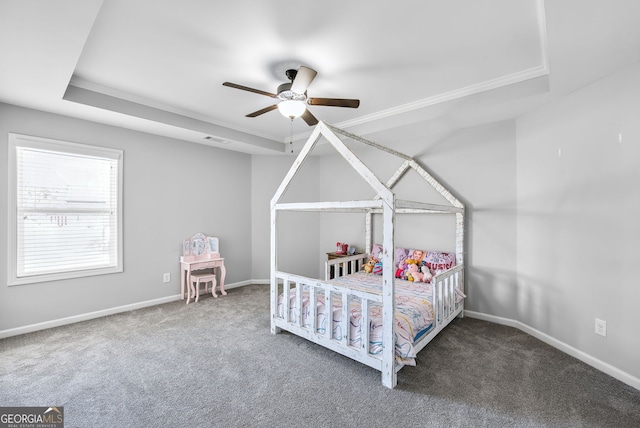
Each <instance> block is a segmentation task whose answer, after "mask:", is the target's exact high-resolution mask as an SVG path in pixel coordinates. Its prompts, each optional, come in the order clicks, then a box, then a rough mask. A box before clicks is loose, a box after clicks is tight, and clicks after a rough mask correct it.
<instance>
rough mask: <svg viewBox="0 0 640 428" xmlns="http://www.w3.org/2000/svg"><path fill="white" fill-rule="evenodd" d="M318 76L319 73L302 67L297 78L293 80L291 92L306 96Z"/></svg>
mask: <svg viewBox="0 0 640 428" xmlns="http://www.w3.org/2000/svg"><path fill="white" fill-rule="evenodd" d="M316 74H318V72H317V71H315V70H312V69H310V68H309V67H305V66H300V68H299V69H298V72H297V73H296V78H295V79H293V84H292V85H291V92H295V93H296V94H304V93H305V92H306V91H307V88H308V87H309V85H310V84H311V82H312V81H313V79H315V77H316Z"/></svg>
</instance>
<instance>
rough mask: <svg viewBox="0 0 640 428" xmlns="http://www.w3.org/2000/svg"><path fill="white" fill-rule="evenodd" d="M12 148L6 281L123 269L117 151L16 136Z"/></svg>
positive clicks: (118, 158)
mask: <svg viewBox="0 0 640 428" xmlns="http://www.w3.org/2000/svg"><path fill="white" fill-rule="evenodd" d="M10 150H12V152H13V153H12V154H13V156H14V159H13V161H14V162H13V171H12V172H13V174H14V177H13V180H9V181H10V186H11V187H13V189H12V190H13V194H12V195H11V196H12V199H13V200H12V201H10V207H11V208H12V211H13V213H15V218H14V219H13V220H14V221H13V224H14V225H15V226H14V230H12V232H13V233H10V236H12V237H13V238H14V239H13V242H12V243H11V245H12V246H13V251H10V253H13V254H12V260H10V263H11V264H12V265H13V266H12V267H13V269H11V270H12V272H11V274H12V275H11V276H12V278H9V279H10V281H9V282H10V284H11V283H13V284H19V283H28V282H39V281H47V280H52V279H61V278H71V277H78V276H87V275H94V274H102V273H111V272H121V271H122V234H121V231H122V227H121V226H122V225H121V222H122V218H121V212H122V209H121V205H122V204H121V200H122V199H121V193H122V188H121V187H122V180H121V176H122V175H121V172H122V171H121V169H122V167H121V161H122V152H121V151H119V150H112V149H105V148H98V147H92V146H86V145H80V144H74V143H66V142H60V141H53V140H47V139H42V138H35V137H26V136H21V135H16V134H11V135H10ZM11 193H12V192H10V194H11ZM12 205H13V206H12ZM10 250H11V249H10Z"/></svg>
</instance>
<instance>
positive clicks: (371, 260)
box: [364, 257, 378, 273]
mask: <svg viewBox="0 0 640 428" xmlns="http://www.w3.org/2000/svg"><path fill="white" fill-rule="evenodd" d="M376 263H378V260H376V259H374V258H373V257H370V258H369V261H368V262H367V264H366V265H364V271H365V272H366V273H371V272H373V267H374V266H375V265H376Z"/></svg>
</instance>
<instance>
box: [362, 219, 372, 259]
mask: <svg viewBox="0 0 640 428" xmlns="http://www.w3.org/2000/svg"><path fill="white" fill-rule="evenodd" d="M372 221H373V214H372V213H371V210H367V212H366V214H365V217H364V252H365V254H367V255H369V256H371V251H372V249H373V231H372V230H373V227H372V225H373V223H372Z"/></svg>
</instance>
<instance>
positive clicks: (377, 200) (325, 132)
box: [270, 122, 464, 388]
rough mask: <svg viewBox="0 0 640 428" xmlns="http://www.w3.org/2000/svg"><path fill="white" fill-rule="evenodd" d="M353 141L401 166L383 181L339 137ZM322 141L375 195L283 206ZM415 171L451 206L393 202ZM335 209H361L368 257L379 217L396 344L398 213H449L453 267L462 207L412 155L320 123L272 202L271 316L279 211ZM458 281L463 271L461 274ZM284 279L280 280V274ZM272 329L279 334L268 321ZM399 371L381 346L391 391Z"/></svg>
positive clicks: (388, 329)
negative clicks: (399, 185) (403, 181)
mask: <svg viewBox="0 0 640 428" xmlns="http://www.w3.org/2000/svg"><path fill="white" fill-rule="evenodd" d="M338 135H342V136H343V137H347V138H351V139H354V140H356V141H359V142H362V143H364V144H367V145H369V146H371V147H374V148H376V149H379V150H384V151H385V152H387V153H391V154H393V155H395V156H397V157H399V158H400V159H402V161H403V162H402V165H401V166H400V168H398V169H397V170H396V172H395V173H394V174H393V176H392V177H391V178H390V179H389V180H388V181H387V182H386V184H385V183H383V182H382V181H381V180H380V179H379V178H378V177H377V176H376V175H375V174H374V173H373V171H371V169H369V167H367V166H366V165H365V164H364V163H363V162H362V161H361V160H360V159H359V158H358V156H356V154H355V153H354V152H353V151H352V150H351V149H349V147H348V146H347V145H346V144H345V143H344V141H342V140H341V139H340V137H338ZM320 137H324V138H326V139H327V141H328V142H329V143H330V144H331V145H332V146H333V147H334V149H335V150H336V151H337V152H338V153H339V154H340V155H341V156H342V157H343V158H344V159H346V160H347V162H348V163H349V165H350V166H351V167H352V168H353V169H354V170H355V171H356V172H357V173H358V174H359V175H360V176H361V177H362V178H363V179H364V180H365V181H366V182H367V183H368V184H369V185H370V186H371V188H372V189H373V190H374V191H375V197H374V198H372V199H370V200H358V201H346V202H345V201H337V202H336V201H324V202H306V203H305V202H303V203H281V202H280V200H281V198H282V196H283V195H284V193H285V192H286V191H287V188H288V187H289V185H290V184H291V182H292V180H293V178H294V177H295V175H296V173H297V172H298V170H299V169H300V167H301V166H302V165H303V164H304V162H305V160H307V159H308V157H309V155H310V153H311V152H312V150H313V149H314V147H315V145H316V144H317V143H318V141H319V140H320ZM409 169H413V170H415V171H416V172H417V173H418V174H419V175H420V176H421V177H422V178H423V179H424V180H425V181H426V182H427V183H428V184H429V185H431V186H432V187H433V188H434V189H435V190H436V191H437V192H438V193H440V194H441V195H442V196H443V197H444V198H445V199H446V200H447V201H448V202H449V205H436V204H428V203H423V202H417V201H404V200H396V198H395V194H394V192H393V191H392V188H393V186H394V185H395V184H396V183H398V181H399V180H400V179H401V178H402V177H403V176H404V174H405V173H406V172H407V171H408V170H409ZM280 210H286V211H325V212H326V211H333V212H353V211H356V212H357V211H360V212H364V213H366V246H367V248H366V252H367V253H369V254H370V253H371V246H372V242H371V239H372V231H371V229H372V227H371V226H372V215H373V214H375V213H381V214H382V220H383V221H382V223H383V224H382V257H381V261H382V266H383V268H382V325H383V329H382V343H394V342H395V340H394V328H395V327H394V320H395V272H394V269H393V259H394V250H393V249H394V248H395V247H394V239H395V238H394V235H395V234H394V227H395V216H396V213H407V214H414V213H415V214H417V213H452V214H455V215H456V263H457V264H458V265H459V266H462V265H463V246H464V205H462V203H461V202H460V201H459V200H458V199H457V198H455V197H454V196H453V194H451V192H449V191H448V190H447V189H445V187H444V186H442V185H441V184H440V183H439V182H438V181H437V180H436V179H435V178H434V177H433V176H432V175H431V174H429V173H428V172H427V171H426V170H425V169H424V168H422V167H421V166H420V165H419V164H418V163H417V162H415V161H414V160H413V159H412V158H411V157H409V156H407V155H404V154H402V153H399V152H396V151H395V150H392V149H389V148H387V147H384V146H381V145H379V144H376V143H374V142H371V141H368V140H365V139H364V138H361V137H359V136H357V135H353V134H349V133H347V132H346V131H343V130H341V129H338V128H335V127H333V126H330V125H327V124H326V123H324V122H319V123H318V124H317V125H316V127H315V129H314V130H313V132H312V133H311V135H310V136H309V139H308V140H307V142H306V144H305V145H304V147H303V148H302V150H301V152H300V154H299V155H298V157H297V158H296V160H295V161H294V162H293V165H291V168H290V169H289V171H288V172H287V174H286V175H285V177H284V179H283V180H282V182H281V183H280V186H279V187H278V189H277V191H276V193H275V195H274V196H273V198H272V199H271V279H270V281H271V313H272V316H274V314H275V313H276V310H277V305H278V275H279V273H278V251H277V235H278V233H277V229H278V211H280ZM461 276H462V281H464V273H463V272H461ZM281 277H282V276H281ZM271 330H272V332H273V333H275V332H276V331H277V329H276V327H275V324H274V321H273V319H272V324H271ZM398 368H399V367H398V366H397V365H396V363H395V346H384V347H383V349H382V369H381V371H382V383H383V384H384V385H385V386H387V387H389V388H393V387H394V386H395V385H396V383H397V376H396V370H397V369H398Z"/></svg>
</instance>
